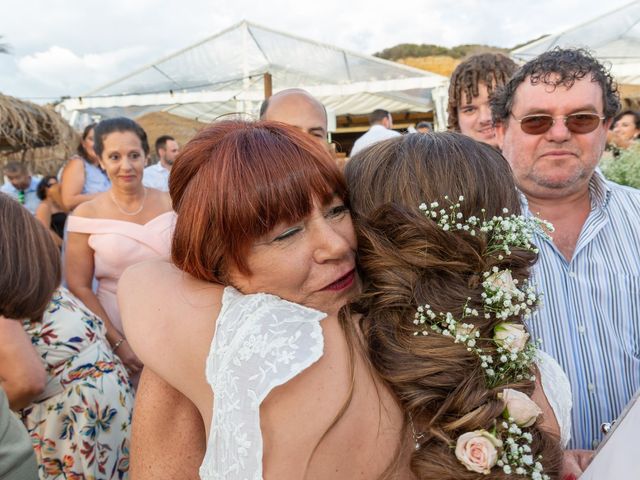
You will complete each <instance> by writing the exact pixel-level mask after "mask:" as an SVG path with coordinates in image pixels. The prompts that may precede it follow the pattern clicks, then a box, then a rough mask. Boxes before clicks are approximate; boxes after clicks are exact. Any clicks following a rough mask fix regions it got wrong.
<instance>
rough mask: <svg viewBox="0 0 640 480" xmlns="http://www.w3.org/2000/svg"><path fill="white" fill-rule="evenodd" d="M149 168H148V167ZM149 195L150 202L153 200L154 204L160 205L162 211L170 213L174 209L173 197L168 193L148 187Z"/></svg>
mask: <svg viewBox="0 0 640 480" xmlns="http://www.w3.org/2000/svg"><path fill="white" fill-rule="evenodd" d="M147 168H148V167H147ZM146 188H147V192H148V193H147V195H148V196H149V200H151V201H152V202H153V203H154V204H156V205H160V206H161V207H162V210H163V211H165V212H168V211H170V210H171V209H172V207H171V197H170V196H169V193H168V192H163V191H161V190H157V189H155V188H151V187H146Z"/></svg>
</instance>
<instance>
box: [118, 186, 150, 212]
mask: <svg viewBox="0 0 640 480" xmlns="http://www.w3.org/2000/svg"><path fill="white" fill-rule="evenodd" d="M109 195H111V200H113V203H114V204H115V206H116V207H118V210H120V213H122V214H123V215H128V216H130V217H133V216H134V215H138V214H139V213H140V212H141V211H142V209H143V208H144V201H145V200H146V199H147V189H146V188H145V189H144V196H143V197H142V203H140V208H138V209H137V210H136V211H135V212H127V211H126V210H125V209H123V208H122V207H121V206H120V205H118V202H117V201H116V197H114V195H113V191H110V192H109Z"/></svg>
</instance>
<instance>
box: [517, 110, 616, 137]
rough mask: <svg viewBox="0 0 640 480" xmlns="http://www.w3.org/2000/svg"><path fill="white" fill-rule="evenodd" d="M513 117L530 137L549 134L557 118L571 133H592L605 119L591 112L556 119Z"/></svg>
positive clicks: (534, 116) (539, 114)
mask: <svg viewBox="0 0 640 480" xmlns="http://www.w3.org/2000/svg"><path fill="white" fill-rule="evenodd" d="M511 116H512V117H513V118H514V120H515V121H516V122H518V123H519V124H520V128H521V129H522V131H523V132H524V133H528V134H529V135H542V134H543V133H546V132H548V131H549V129H550V128H551V127H553V125H554V124H555V123H556V118H562V120H563V121H564V125H565V126H566V127H567V130H569V131H570V132H571V133H591V132H593V131H594V130H595V129H596V128H598V125H600V122H601V121H602V120H604V119H605V117H604V116H602V115H598V114H597V113H590V112H578V113H572V114H570V115H557V116H555V117H554V116H553V115H548V114H546V113H535V114H533V115H525V116H524V117H522V118H520V119H518V118H516V117H515V116H514V115H513V113H512V114H511Z"/></svg>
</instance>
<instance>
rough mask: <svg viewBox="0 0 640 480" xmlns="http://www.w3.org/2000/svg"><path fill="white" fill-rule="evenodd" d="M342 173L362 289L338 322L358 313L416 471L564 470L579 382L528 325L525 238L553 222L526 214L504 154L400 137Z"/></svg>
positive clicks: (448, 140) (476, 474) (455, 141)
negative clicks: (400, 416) (401, 417)
mask: <svg viewBox="0 0 640 480" xmlns="http://www.w3.org/2000/svg"><path fill="white" fill-rule="evenodd" d="M345 174H346V177H347V184H348V186H349V189H350V202H351V212H352V216H353V220H354V226H355V228H356V234H357V239H358V245H359V247H358V265H359V270H360V272H361V274H362V278H363V289H362V292H361V294H359V295H358V296H357V297H356V298H355V299H354V300H353V301H352V302H351V303H350V305H349V306H348V307H346V309H345V310H343V312H342V315H343V323H344V324H351V323H352V322H350V321H349V319H356V318H358V316H360V320H359V326H360V329H361V330H362V336H363V339H364V340H363V341H364V344H365V345H364V347H365V349H366V350H367V353H368V357H369V359H370V362H371V364H372V366H373V367H374V369H375V371H376V372H377V374H378V375H379V376H380V377H381V378H382V380H383V381H384V383H385V384H386V385H387V386H388V387H390V389H391V390H392V391H393V392H394V394H395V395H396V397H397V399H398V402H399V403H400V405H401V406H402V408H403V410H404V412H405V422H406V425H405V428H406V431H407V435H405V437H404V438H405V441H406V442H409V441H413V442H414V448H413V453H412V454H411V469H412V471H413V473H414V474H415V475H416V477H417V478H419V479H431V478H438V479H480V478H487V475H490V478H501V479H502V478H504V479H507V478H513V477H512V475H514V476H524V477H526V478H532V479H541V480H542V479H547V478H548V479H555V478H560V472H561V468H562V457H563V452H562V448H561V445H566V442H567V441H568V435H569V430H570V416H569V415H570V410H571V391H570V387H569V384H568V380H567V379H566V376H565V374H564V372H563V371H562V370H561V368H560V366H559V365H558V364H557V363H556V362H555V361H554V360H553V359H551V358H550V357H548V356H547V355H545V354H544V353H543V352H541V351H539V350H537V348H536V347H537V344H536V343H535V341H534V339H529V335H528V333H526V327H525V325H524V320H525V317H527V316H528V314H529V313H530V312H531V309H533V308H535V304H536V303H538V300H539V294H537V292H535V289H534V286H532V285H530V284H529V283H528V278H529V276H530V270H531V267H532V266H533V265H534V263H535V261H536V252H537V250H536V249H535V246H534V245H532V244H531V243H529V239H530V237H531V234H532V232H534V231H539V232H540V233H541V234H544V232H543V230H544V229H545V228H550V226H548V225H544V224H543V222H540V221H538V220H537V219H533V218H529V219H527V218H524V217H522V216H520V215H519V214H520V210H521V208H520V196H519V194H518V192H517V190H516V186H515V184H514V181H513V177H512V173H511V170H510V167H509V165H508V163H507V161H506V160H505V159H504V158H503V157H502V155H501V154H500V153H499V152H498V151H496V150H495V149H493V148H491V147H489V146H488V145H485V144H481V143H478V142H475V141H473V140H472V139H469V138H466V137H464V136H463V135H460V134H455V133H438V134H427V135H406V136H403V137H401V138H397V139H392V140H388V141H386V142H381V143H379V144H376V145H374V146H372V147H370V148H369V149H367V150H365V151H363V152H361V153H360V154H358V155H356V156H354V157H353V158H352V159H351V160H350V162H349V163H348V164H347V167H346V170H345ZM543 392H544V393H543ZM547 399H548V400H547ZM543 411H544V412H545V413H544V414H543V413H542V412H543ZM392 470H393V468H392V467H390V468H389V469H388V474H389V475H388V476H389V478H393V472H392ZM565 472H566V470H565Z"/></svg>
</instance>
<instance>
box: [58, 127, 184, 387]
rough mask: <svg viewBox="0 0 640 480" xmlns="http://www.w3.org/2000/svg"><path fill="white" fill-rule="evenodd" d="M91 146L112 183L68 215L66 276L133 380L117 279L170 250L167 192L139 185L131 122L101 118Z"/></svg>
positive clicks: (142, 159)
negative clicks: (105, 331) (99, 320)
mask: <svg viewBox="0 0 640 480" xmlns="http://www.w3.org/2000/svg"><path fill="white" fill-rule="evenodd" d="M94 148H95V151H96V154H97V155H98V157H99V158H100V165H101V167H102V168H103V169H104V170H105V171H106V172H107V175H108V176H109V179H110V180H111V188H110V189H109V190H107V191H106V192H103V193H101V194H98V195H97V196H96V197H95V198H93V199H91V200H90V201H88V202H85V203H82V204H80V205H79V206H78V207H77V208H76V209H75V210H74V212H73V215H72V216H70V217H69V219H68V220H67V232H68V238H67V249H66V255H65V267H66V268H65V272H66V280H67V284H68V286H69V289H70V290H71V292H73V293H74V294H75V295H76V296H77V297H78V298H79V299H80V300H82V302H83V303H84V304H85V305H86V306H87V307H88V308H89V309H91V310H92V311H93V312H94V313H95V314H96V315H98V316H99V317H100V318H101V319H102V320H103V321H104V324H105V327H106V330H107V339H108V341H109V343H110V344H111V346H112V348H113V351H114V352H116V353H117V354H118V355H119V356H120V358H121V359H122V361H123V362H124V364H125V365H126V367H127V369H128V370H129V371H130V373H131V374H132V379H133V381H134V383H137V382H136V378H137V375H136V374H137V373H138V372H139V371H140V369H141V368H142V363H141V362H140V360H139V359H138V358H137V357H136V355H135V354H134V353H133V351H132V350H131V348H130V347H129V345H128V343H127V341H126V338H125V336H124V333H123V330H122V322H121V320H120V313H119V311H118V304H117V300H116V290H117V284H118V279H119V278H120V275H121V274H122V272H123V271H124V270H125V269H126V268H127V267H129V266H131V265H134V264H136V263H139V262H142V261H144V260H148V259H150V258H156V257H168V256H169V252H170V244H171V232H172V228H173V224H174V220H175V213H174V212H173V210H172V208H171V201H170V199H169V196H168V194H166V193H164V192H160V191H158V190H155V189H152V188H146V187H144V186H143V185H142V175H143V171H144V167H145V165H146V163H147V157H148V155H149V144H148V142H147V135H146V133H145V132H144V130H143V129H142V127H140V126H139V125H138V124H137V123H136V122H134V121H133V120H130V119H128V118H124V117H120V118H113V119H108V120H103V121H102V122H100V123H99V124H98V125H97V126H96V128H95V147H94ZM94 277H95V279H96V280H97V281H98V287H97V290H96V291H95V292H94V290H93V288H92V284H93V279H94Z"/></svg>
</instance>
